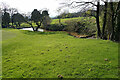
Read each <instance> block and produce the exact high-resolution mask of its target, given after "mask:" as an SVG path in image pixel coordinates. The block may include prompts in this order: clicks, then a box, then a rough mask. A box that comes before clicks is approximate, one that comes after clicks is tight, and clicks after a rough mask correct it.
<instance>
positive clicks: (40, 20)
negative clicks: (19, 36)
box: [2, 9, 51, 31]
mask: <svg viewBox="0 0 120 80" xmlns="http://www.w3.org/2000/svg"><path fill="white" fill-rule="evenodd" d="M11 11H12V13H11V14H10V12H11ZM50 20H51V18H50V17H49V14H48V11H47V10H43V11H41V10H40V11H38V10H37V9H34V10H33V11H32V12H31V14H30V17H28V16H24V15H22V14H20V13H18V11H15V9H12V10H9V9H3V15H2V28H8V27H9V28H20V26H21V24H22V23H26V24H29V25H30V27H32V28H33V31H38V28H40V26H41V24H43V26H46V25H47V24H48V23H49V22H50ZM33 23H35V24H36V25H37V27H36V28H35V27H34V26H33Z"/></svg>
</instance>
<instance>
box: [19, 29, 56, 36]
mask: <svg viewBox="0 0 120 80" xmlns="http://www.w3.org/2000/svg"><path fill="white" fill-rule="evenodd" d="M21 32H22V33H24V34H27V35H40V34H42V35H48V34H56V32H37V31H35V32H34V31H23V30H22V31H21Z"/></svg>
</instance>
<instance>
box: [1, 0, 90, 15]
mask: <svg viewBox="0 0 120 80" xmlns="http://www.w3.org/2000/svg"><path fill="white" fill-rule="evenodd" d="M65 1H67V0H0V3H1V2H4V3H6V4H8V5H9V6H10V7H12V8H17V9H18V11H19V13H28V12H32V11H33V9H38V10H41V9H45V8H46V9H48V10H49V14H50V17H54V16H56V15H58V12H57V11H56V10H57V9H58V8H59V7H60V6H62V5H61V4H60V3H62V2H65ZM70 1H72V0H70ZM78 1H90V0H78ZM65 10H66V11H68V12H77V11H78V10H73V9H69V8H66V9H65ZM63 11H64V10H63Z"/></svg>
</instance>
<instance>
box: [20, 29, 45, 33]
mask: <svg viewBox="0 0 120 80" xmlns="http://www.w3.org/2000/svg"><path fill="white" fill-rule="evenodd" d="M20 30H29V31H33V29H32V28H22V29H20ZM38 31H40V32H44V30H43V29H38Z"/></svg>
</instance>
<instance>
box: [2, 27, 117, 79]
mask: <svg viewBox="0 0 120 80" xmlns="http://www.w3.org/2000/svg"><path fill="white" fill-rule="evenodd" d="M2 35H3V38H2V77H3V78H57V76H58V75H63V78H118V43H115V42H112V41H109V40H100V39H80V38H74V37H73V36H69V35H68V34H67V33H66V32H30V31H20V30H16V29H3V30H2ZM104 59H106V61H105V60H104Z"/></svg>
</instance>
